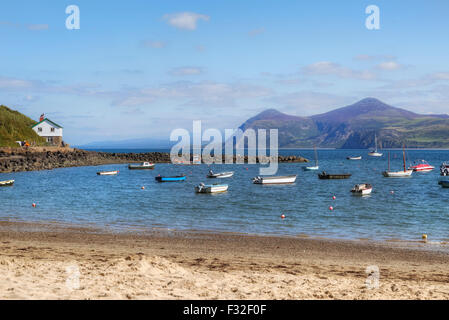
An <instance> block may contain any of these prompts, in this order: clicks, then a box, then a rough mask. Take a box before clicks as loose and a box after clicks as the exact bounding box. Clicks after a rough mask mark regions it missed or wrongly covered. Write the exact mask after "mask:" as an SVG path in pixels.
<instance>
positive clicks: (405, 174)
mask: <svg viewBox="0 0 449 320" xmlns="http://www.w3.org/2000/svg"><path fill="white" fill-rule="evenodd" d="M412 173H413V170H405V171H384V172H382V174H383V176H384V177H386V178H407V177H410V176H411V175H412Z"/></svg>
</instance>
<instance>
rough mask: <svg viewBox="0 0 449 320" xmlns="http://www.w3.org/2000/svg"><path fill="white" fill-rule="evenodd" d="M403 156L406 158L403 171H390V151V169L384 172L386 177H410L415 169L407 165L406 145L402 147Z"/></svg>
mask: <svg viewBox="0 0 449 320" xmlns="http://www.w3.org/2000/svg"><path fill="white" fill-rule="evenodd" d="M402 157H403V159H404V170H402V171H390V152H388V170H387V171H384V172H382V174H383V175H384V177H386V178H406V177H410V176H411V175H412V173H413V170H407V169H406V167H405V146H404V147H403V148H402Z"/></svg>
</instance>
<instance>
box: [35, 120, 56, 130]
mask: <svg viewBox="0 0 449 320" xmlns="http://www.w3.org/2000/svg"><path fill="white" fill-rule="evenodd" d="M45 121H48V122H50V123H51V124H52V125H54V126H55V127H58V128H61V129H62V128H63V127H61V126H60V125H59V124H57V123H55V122H53V121H51V120H50V119H47V118H45V119H44V120H42V121H40V122H38V123H36V124H35V125H34V126H32V127H31V128H34V127H35V126H38V125H40V124H41V123H42V122H45Z"/></svg>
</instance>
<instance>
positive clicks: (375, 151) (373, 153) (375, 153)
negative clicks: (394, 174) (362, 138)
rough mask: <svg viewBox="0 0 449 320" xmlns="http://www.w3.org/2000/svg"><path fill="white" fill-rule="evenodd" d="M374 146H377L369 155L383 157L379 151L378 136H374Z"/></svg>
mask: <svg viewBox="0 0 449 320" xmlns="http://www.w3.org/2000/svg"><path fill="white" fill-rule="evenodd" d="M374 144H375V149H374V150H372V151H370V152H368V155H369V156H371V157H382V155H383V153H380V152H378V151H377V135H376V134H374Z"/></svg>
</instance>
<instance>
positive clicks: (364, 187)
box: [351, 183, 373, 196]
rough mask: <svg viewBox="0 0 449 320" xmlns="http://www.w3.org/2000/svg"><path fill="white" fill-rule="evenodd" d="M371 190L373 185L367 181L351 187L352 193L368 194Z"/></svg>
mask: <svg viewBox="0 0 449 320" xmlns="http://www.w3.org/2000/svg"><path fill="white" fill-rule="evenodd" d="M371 191H373V186H372V185H370V184H369V183H361V184H356V185H355V186H354V188H352V189H351V192H352V193H353V194H355V195H360V196H366V195H369V194H371Z"/></svg>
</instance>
